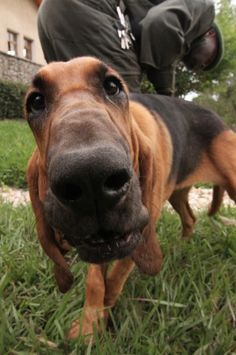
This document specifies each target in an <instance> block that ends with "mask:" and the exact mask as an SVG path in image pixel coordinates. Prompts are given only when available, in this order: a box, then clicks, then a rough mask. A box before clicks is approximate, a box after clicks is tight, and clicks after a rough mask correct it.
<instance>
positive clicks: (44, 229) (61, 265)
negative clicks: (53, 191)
mask: <svg viewBox="0 0 236 355" xmlns="http://www.w3.org/2000/svg"><path fill="white" fill-rule="evenodd" d="M41 175H42V172H41V170H40V167H39V154H38V151H37V149H36V151H35V152H34V153H33V156H32V158H31V159H30V161H29V164H28V169H27V181H28V187H29V193H30V199H31V203H32V207H33V211H34V214H35V219H36V228H37V235H38V239H39V241H40V244H41V246H42V248H43V250H44V251H45V253H46V254H47V255H48V256H49V258H50V259H51V260H52V261H53V262H54V275H55V278H56V281H57V284H58V287H59V290H60V291H61V292H66V291H68V290H69V289H70V287H71V286H72V283H73V275H72V274H71V272H70V270H69V267H68V264H67V262H66V260H65V258H64V256H63V254H62V252H61V250H60V246H59V245H58V242H57V240H56V237H55V232H54V231H53V229H52V228H51V227H50V226H49V225H48V223H47V221H46V220H45V217H44V212H43V205H42V202H41V200H40V197H39V196H40V195H43V192H42V189H43V188H44V189H46V187H44V186H43V185H44V184H45V183H44V182H46V179H45V177H44V178H42V176H41Z"/></svg>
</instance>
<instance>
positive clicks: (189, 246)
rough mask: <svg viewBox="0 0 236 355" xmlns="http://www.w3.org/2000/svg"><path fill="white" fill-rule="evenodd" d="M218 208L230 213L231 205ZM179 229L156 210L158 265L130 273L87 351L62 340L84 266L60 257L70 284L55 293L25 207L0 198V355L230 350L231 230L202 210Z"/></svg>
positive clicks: (76, 312) (234, 262) (235, 300)
mask: <svg viewBox="0 0 236 355" xmlns="http://www.w3.org/2000/svg"><path fill="white" fill-rule="evenodd" d="M223 214H224V215H226V216H228V217H234V218H236V212H235V209H227V210H223ZM179 229H180V223H179V220H178V217H177V216H176V215H175V214H172V213H170V212H167V211H165V212H164V213H163V215H162V218H161V221H160V223H159V224H158V234H159V236H160V240H161V247H162V250H163V253H164V255H165V259H164V264H163V268H162V271H161V272H160V274H159V275H158V276H156V277H147V276H145V275H142V274H140V273H139V272H138V271H137V270H136V271H135V272H134V273H133V274H132V275H131V277H130V278H129V280H128V281H127V284H126V286H125V290H124V292H123V294H122V295H121V297H120V299H119V300H118V302H117V304H116V307H115V308H114V310H113V311H112V313H111V327H110V328H109V329H108V330H107V331H105V332H104V334H103V335H102V336H101V337H99V336H97V337H96V338H95V344H94V346H92V347H91V345H90V346H86V345H84V344H83V340H82V339H81V338H78V339H77V340H76V341H74V342H68V341H67V340H66V334H67V332H68V329H69V327H70V324H71V322H72V321H73V320H74V319H78V318H81V317H82V307H83V302H84V292H85V274H86V268H87V267H86V265H85V264H84V263H82V262H81V261H79V260H78V258H77V257H76V255H75V253H74V252H72V253H71V254H70V255H69V258H70V260H73V261H74V262H73V263H72V267H71V270H72V272H73V274H74V276H75V282H74V285H73V287H72V289H71V290H70V291H69V292H68V293H66V294H64V295H63V294H60V292H59V291H58V289H57V286H56V285H55V280H54V278H53V272H52V263H51V262H50V261H49V259H48V258H47V257H46V255H44V253H43V251H42V249H41V247H40V246H39V242H38V241H37V238H36V235H35V228H34V218H33V215H32V211H31V209H30V208H29V207H28V206H26V207H19V208H16V209H13V208H12V207H11V206H10V205H8V204H0V234H1V238H0V312H1V317H0V354H42V355H43V354H45V355H48V354H58V355H60V354H61V355H63V354H71V355H72V354H96V355H110V354H114V355H121V354H127V355H128V354H150V355H162V354H163V355H170V354H171V355H172V354H176V355H177V354H181V355H189V354H195V355H197V354H199V355H200V354H220V355H221V354H222V355H223V354H225V355H226V354H234V353H235V351H236V328H235V322H236V318H235V317H236V314H235V310H236V294H235V289H236V273H235V267H236V244H235V243H236V238H235V237H236V236H235V227H232V226H225V225H222V224H221V223H220V221H218V220H217V218H215V219H210V218H208V217H206V216H205V215H204V214H202V215H201V216H198V222H197V226H196V228H195V232H194V235H193V237H192V239H191V240H190V241H183V240H181V239H180V237H179V233H180V230H179ZM47 341H48V342H47ZM49 341H51V342H53V343H50V342H49Z"/></svg>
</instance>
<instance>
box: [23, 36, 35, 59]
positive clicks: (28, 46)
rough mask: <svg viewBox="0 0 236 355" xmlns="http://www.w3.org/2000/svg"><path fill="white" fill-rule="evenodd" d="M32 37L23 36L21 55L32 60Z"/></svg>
mask: <svg viewBox="0 0 236 355" xmlns="http://www.w3.org/2000/svg"><path fill="white" fill-rule="evenodd" d="M32 44H33V41H32V39H29V38H26V37H24V49H23V57H24V58H25V59H29V60H32Z"/></svg>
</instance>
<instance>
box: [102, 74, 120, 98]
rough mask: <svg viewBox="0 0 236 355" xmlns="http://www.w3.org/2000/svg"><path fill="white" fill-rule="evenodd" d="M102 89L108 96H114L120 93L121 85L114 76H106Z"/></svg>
mask: <svg viewBox="0 0 236 355" xmlns="http://www.w3.org/2000/svg"><path fill="white" fill-rule="evenodd" d="M103 87H104V90H105V93H106V94H107V95H108V96H116V95H118V94H119V93H120V92H121V91H122V84H121V82H120V80H119V79H118V78H116V77H115V76H108V77H107V78H106V79H105V80H104V83H103Z"/></svg>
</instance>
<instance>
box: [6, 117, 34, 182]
mask: <svg viewBox="0 0 236 355" xmlns="http://www.w3.org/2000/svg"><path fill="white" fill-rule="evenodd" d="M33 147H34V139H33V136H32V133H31V131H30V129H29V128H28V125H27V123H26V122H25V121H22V120H18V121H14V120H3V121H0V184H1V183H3V184H6V185H14V186H16V187H26V180H25V172H26V166H27V162H28V159H29V158H30V155H31V153H32V151H33Z"/></svg>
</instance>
